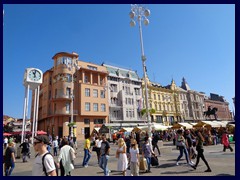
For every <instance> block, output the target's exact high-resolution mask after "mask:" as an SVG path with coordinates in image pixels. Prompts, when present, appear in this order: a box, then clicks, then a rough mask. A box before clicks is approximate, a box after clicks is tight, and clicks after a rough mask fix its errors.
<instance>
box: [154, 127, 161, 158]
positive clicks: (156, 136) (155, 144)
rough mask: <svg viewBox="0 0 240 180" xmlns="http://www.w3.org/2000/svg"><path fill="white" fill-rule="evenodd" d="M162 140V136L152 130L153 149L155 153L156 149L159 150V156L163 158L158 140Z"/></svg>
mask: <svg viewBox="0 0 240 180" xmlns="http://www.w3.org/2000/svg"><path fill="white" fill-rule="evenodd" d="M159 139H160V135H159V134H158V132H156V131H155V129H153V130H152V148H153V152H154V149H155V148H157V150H158V154H159V156H161V152H160V150H159V147H158V140H159Z"/></svg>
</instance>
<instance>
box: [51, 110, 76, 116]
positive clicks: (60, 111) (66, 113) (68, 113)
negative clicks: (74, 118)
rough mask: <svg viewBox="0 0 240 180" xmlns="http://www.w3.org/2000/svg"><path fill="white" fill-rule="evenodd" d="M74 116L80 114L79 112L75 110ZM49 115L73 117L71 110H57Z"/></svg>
mask: <svg viewBox="0 0 240 180" xmlns="http://www.w3.org/2000/svg"><path fill="white" fill-rule="evenodd" d="M73 114H78V110H73ZM49 115H71V110H70V111H66V110H56V111H54V112H51V111H50V112H49Z"/></svg>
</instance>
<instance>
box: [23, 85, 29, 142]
mask: <svg viewBox="0 0 240 180" xmlns="http://www.w3.org/2000/svg"><path fill="white" fill-rule="evenodd" d="M28 98H29V84H28V85H27V87H26V88H25V98H24V112H23V122H22V137H21V143H23V140H24V139H23V138H24V137H25V124H26V119H27V114H28Z"/></svg>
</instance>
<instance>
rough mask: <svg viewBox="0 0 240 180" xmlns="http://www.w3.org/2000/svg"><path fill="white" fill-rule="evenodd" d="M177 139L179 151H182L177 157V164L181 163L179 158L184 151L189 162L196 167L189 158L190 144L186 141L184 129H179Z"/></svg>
mask: <svg viewBox="0 0 240 180" xmlns="http://www.w3.org/2000/svg"><path fill="white" fill-rule="evenodd" d="M176 140H177V141H176V145H177V146H178V148H179V152H180V154H179V156H178V158H177V162H176V165H177V166H178V165H179V160H180V159H181V158H182V156H183V153H184V154H185V158H186V161H187V164H188V165H190V166H191V167H192V168H194V166H193V164H192V163H191V162H190V159H189V154H188V151H187V147H188V144H187V141H185V138H184V137H183V130H182V129H179V130H177V138H176Z"/></svg>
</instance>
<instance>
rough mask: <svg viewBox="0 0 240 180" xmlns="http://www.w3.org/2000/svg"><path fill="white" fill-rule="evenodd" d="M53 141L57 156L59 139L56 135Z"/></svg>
mask: <svg viewBox="0 0 240 180" xmlns="http://www.w3.org/2000/svg"><path fill="white" fill-rule="evenodd" d="M52 143H53V155H54V156H57V149H58V140H57V138H56V137H55V138H54V140H53V142H52Z"/></svg>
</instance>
